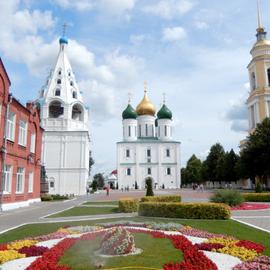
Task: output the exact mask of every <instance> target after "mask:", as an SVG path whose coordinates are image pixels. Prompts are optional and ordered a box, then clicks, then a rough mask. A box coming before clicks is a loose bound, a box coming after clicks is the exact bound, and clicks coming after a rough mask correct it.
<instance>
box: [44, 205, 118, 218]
mask: <svg viewBox="0 0 270 270" xmlns="http://www.w3.org/2000/svg"><path fill="white" fill-rule="evenodd" d="M115 213H118V207H115V206H111V207H110V206H109V207H73V208H70V209H68V210H65V211H62V212H60V213H57V214H53V215H51V216H48V217H49V218H58V217H72V216H91V215H103V214H104V215H106V214H115Z"/></svg>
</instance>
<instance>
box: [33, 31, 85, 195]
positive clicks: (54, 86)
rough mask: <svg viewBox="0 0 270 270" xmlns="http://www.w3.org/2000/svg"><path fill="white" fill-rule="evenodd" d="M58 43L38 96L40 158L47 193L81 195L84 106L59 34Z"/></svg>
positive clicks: (83, 158)
mask: <svg viewBox="0 0 270 270" xmlns="http://www.w3.org/2000/svg"><path fill="white" fill-rule="evenodd" d="M59 44H60V49H59V54H58V57H57V61H56V65H55V67H54V69H53V70H52V71H51V73H50V75H49V76H48V78H47V82H46V85H45V86H44V87H43V89H42V90H41V93H40V97H39V100H38V104H39V106H40V110H41V125H42V127H43V128H44V130H45V132H44V137H43V151H42V161H43V163H44V165H45V168H46V172H47V176H48V181H49V193H51V194H75V195H82V194H85V190H86V183H87V180H88V178H89V152H90V135H89V124H88V108H87V107H86V106H85V105H84V102H83V98H82V92H81V91H79V88H78V85H77V83H76V80H75V76H74V73H73V71H72V68H71V65H70V62H69V59H68V57H67V45H68V39H67V38H66V37H65V36H62V37H61V38H60V39H59Z"/></svg>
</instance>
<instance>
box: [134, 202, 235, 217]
mask: <svg viewBox="0 0 270 270" xmlns="http://www.w3.org/2000/svg"><path fill="white" fill-rule="evenodd" d="M139 216H148V217H165V218H185V219H229V218H230V216H231V212H230V208H229V207H228V206H227V205H225V204H219V203H157V202H155V203H152V202H143V203H140V204H139Z"/></svg>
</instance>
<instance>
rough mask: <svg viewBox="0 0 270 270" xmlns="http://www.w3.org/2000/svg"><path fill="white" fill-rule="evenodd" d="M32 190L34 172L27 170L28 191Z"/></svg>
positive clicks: (31, 191)
mask: <svg viewBox="0 0 270 270" xmlns="http://www.w3.org/2000/svg"><path fill="white" fill-rule="evenodd" d="M33 190H34V172H29V175H28V193H33Z"/></svg>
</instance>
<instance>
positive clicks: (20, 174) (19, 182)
mask: <svg viewBox="0 0 270 270" xmlns="http://www.w3.org/2000/svg"><path fill="white" fill-rule="evenodd" d="M23 192H24V168H23V167H18V168H17V174H16V193H23Z"/></svg>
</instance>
